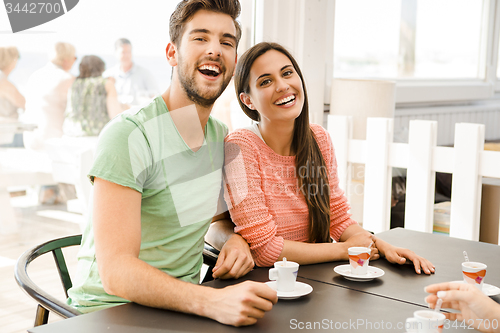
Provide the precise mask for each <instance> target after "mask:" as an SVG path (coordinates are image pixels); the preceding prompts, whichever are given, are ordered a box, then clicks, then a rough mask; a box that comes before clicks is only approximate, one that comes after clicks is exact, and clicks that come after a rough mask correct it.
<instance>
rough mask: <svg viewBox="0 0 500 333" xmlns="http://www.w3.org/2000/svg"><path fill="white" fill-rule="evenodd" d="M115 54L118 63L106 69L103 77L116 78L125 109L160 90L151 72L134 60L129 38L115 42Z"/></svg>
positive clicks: (119, 95) (119, 99)
mask: <svg viewBox="0 0 500 333" xmlns="http://www.w3.org/2000/svg"><path fill="white" fill-rule="evenodd" d="M115 56H116V58H117V59H118V62H119V63H118V65H116V66H114V67H112V68H110V69H108V70H106V71H105V72H104V74H103V77H113V78H115V80H116V84H115V86H116V90H117V92H118V101H119V102H120V103H122V104H123V106H124V109H128V108H129V107H130V106H133V105H140V104H141V103H142V102H143V101H144V100H145V99H150V98H152V97H154V96H155V95H156V94H158V93H159V92H160V90H159V89H158V85H157V84H156V80H155V78H154V77H153V75H152V74H151V72H149V71H148V70H147V69H145V68H144V67H141V66H139V65H137V64H135V63H134V62H133V60H132V43H130V41H129V40H128V39H126V38H120V39H118V40H117V41H116V42H115Z"/></svg>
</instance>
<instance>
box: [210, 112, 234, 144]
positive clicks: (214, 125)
mask: <svg viewBox="0 0 500 333" xmlns="http://www.w3.org/2000/svg"><path fill="white" fill-rule="evenodd" d="M207 131H208V132H209V133H211V134H212V135H215V136H216V138H217V139H218V141H222V140H224V138H225V137H226V136H227V134H228V132H229V129H228V127H227V125H226V124H224V123H223V122H222V121H220V120H219V119H217V118H214V117H212V116H210V118H208V123H207Z"/></svg>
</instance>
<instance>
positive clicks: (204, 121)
mask: <svg viewBox="0 0 500 333" xmlns="http://www.w3.org/2000/svg"><path fill="white" fill-rule="evenodd" d="M239 13H240V3H239V1H238V0H183V1H181V2H180V3H179V4H178V5H177V7H176V9H175V11H174V12H173V13H172V16H171V17H170V38H171V42H170V43H168V45H167V48H166V57H167V60H168V62H169V64H170V65H171V66H172V67H173V75H172V82H171V85H170V87H169V88H168V89H167V90H166V91H165V92H164V93H163V94H162V95H161V96H157V97H156V98H155V99H154V100H153V101H152V102H151V103H150V104H149V105H146V106H143V107H135V108H132V109H130V110H128V111H126V112H123V113H122V114H120V115H119V116H117V117H115V118H114V119H113V120H112V121H111V122H109V123H108V124H107V125H106V126H105V127H104V129H103V130H102V132H101V135H100V137H99V143H98V146H97V149H96V153H95V156H96V157H95V160H94V165H93V167H92V169H91V170H90V173H89V176H90V179H91V181H93V183H94V198H93V210H92V217H91V219H90V220H89V223H88V224H87V227H86V229H85V231H84V234H83V239H82V245H81V249H80V253H79V258H78V259H79V262H78V274H77V278H76V279H75V281H74V284H73V287H72V288H71V289H70V290H69V291H68V294H69V299H68V303H69V304H70V305H72V306H74V307H75V308H76V309H78V310H79V311H81V312H90V311H95V310H99V309H103V308H107V307H110V306H115V305H119V304H123V303H125V302H128V301H132V302H136V303H139V304H143V305H147V306H152V307H158V308H164V309H171V310H175V311H181V312H186V313H192V314H197V315H200V316H204V317H208V318H212V319H214V320H217V321H219V322H221V323H224V324H228V325H234V326H241V325H251V324H254V323H255V322H256V321H257V319H258V318H262V317H263V316H264V313H265V312H266V311H269V310H271V308H272V306H273V304H275V303H276V302H277V300H278V298H277V294H276V291H274V290H273V289H271V288H269V287H268V286H267V285H265V284H264V283H258V282H252V281H246V282H244V283H241V284H237V285H232V286H229V287H226V288H223V289H213V288H209V287H205V286H200V285H198V281H199V279H200V270H201V266H202V262H203V258H202V250H203V244H204V236H205V234H206V232H207V229H208V227H209V225H210V223H211V222H212V221H216V220H221V219H224V217H225V214H219V212H220V211H219V212H218V209H217V208H218V207H220V206H219V205H218V202H219V204H221V200H220V198H221V196H220V194H221V190H222V166H223V163H224V137H225V136H226V134H227V132H228V130H227V126H226V125H224V124H223V123H221V122H220V121H218V120H216V119H214V118H212V117H211V116H210V113H211V110H212V107H213V104H214V102H215V100H216V99H217V98H218V97H219V96H220V95H221V94H222V92H223V91H224V89H225V88H226V87H227V85H228V83H229V81H230V80H231V77H232V76H233V73H234V68H235V64H236V49H237V45H238V41H239V39H240V36H241V27H240V25H239V23H238V22H237V21H236V18H237V17H238V15H239ZM253 266H254V263H253V259H252V256H251V254H250V249H249V246H248V244H247V243H246V241H245V240H244V239H243V238H242V237H241V236H240V235H237V234H234V233H232V231H231V234H229V235H228V239H227V242H226V243H225V245H224V246H223V248H222V249H221V253H220V255H219V259H218V261H217V264H216V268H215V269H214V275H215V276H216V277H235V278H238V277H239V276H242V275H244V274H246V273H248V272H249V271H250V270H251V269H252V268H253Z"/></svg>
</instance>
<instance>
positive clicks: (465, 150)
mask: <svg viewBox="0 0 500 333" xmlns="http://www.w3.org/2000/svg"><path fill="white" fill-rule="evenodd" d="M484 132H485V129H484V125H482V124H481V125H479V124H463V123H461V124H456V126H455V147H454V152H455V168H454V170H453V180H452V185H451V186H452V190H451V213H450V236H451V237H456V238H462V239H468V240H475V241H478V240H479V215H480V207H481V175H480V174H479V157H480V152H481V151H483V145H484Z"/></svg>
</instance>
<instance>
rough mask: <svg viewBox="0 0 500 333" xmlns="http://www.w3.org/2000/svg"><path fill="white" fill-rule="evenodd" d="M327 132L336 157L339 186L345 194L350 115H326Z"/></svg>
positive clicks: (350, 137) (347, 172)
mask: <svg viewBox="0 0 500 333" xmlns="http://www.w3.org/2000/svg"><path fill="white" fill-rule="evenodd" d="M328 133H329V134H330V137H331V138H332V143H333V147H334V149H335V156H336V158H337V172H338V176H339V186H340V188H341V189H342V190H343V191H344V193H346V194H347V180H348V179H350V175H349V170H350V168H349V161H348V154H349V140H350V139H352V117H344V116H335V115H328Z"/></svg>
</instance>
